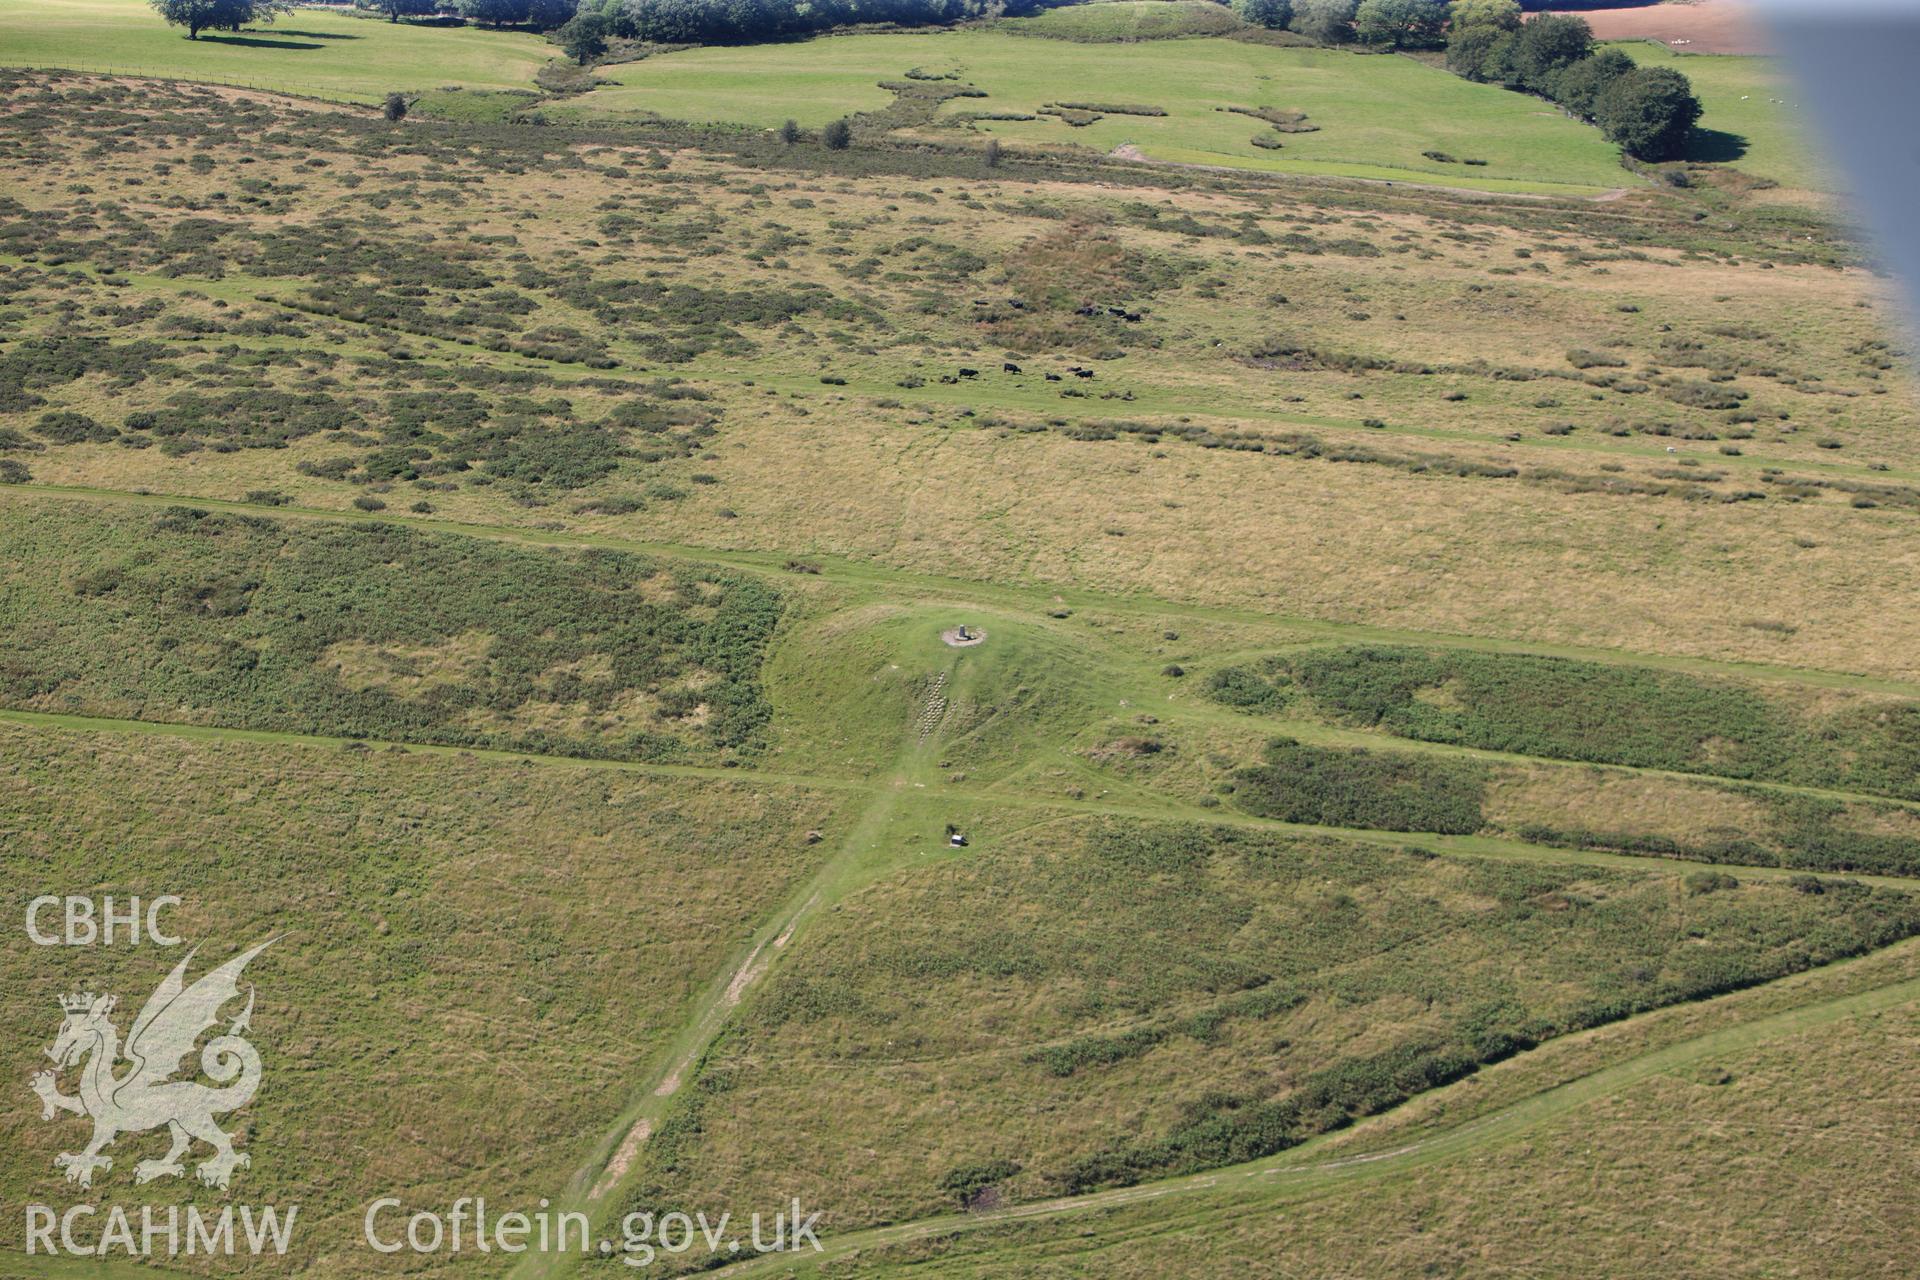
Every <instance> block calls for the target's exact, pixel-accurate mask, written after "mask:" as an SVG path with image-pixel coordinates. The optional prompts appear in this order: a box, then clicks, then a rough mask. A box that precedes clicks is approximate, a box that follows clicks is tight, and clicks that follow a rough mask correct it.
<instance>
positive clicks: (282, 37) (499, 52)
mask: <svg viewBox="0 0 1920 1280" xmlns="http://www.w3.org/2000/svg"><path fill="white" fill-rule="evenodd" d="M553 53H554V49H553V46H551V45H549V44H548V43H547V42H546V41H544V40H542V39H540V38H539V37H538V36H533V35H528V34H526V33H524V32H513V31H485V30H481V29H480V28H478V27H429V26H414V25H412V24H409V23H404V22H402V23H390V22H385V21H381V20H379V19H376V18H372V17H356V16H353V15H351V14H346V13H329V12H326V11H324V10H319V9H297V10H295V11H294V12H293V13H290V14H287V15H286V16H284V17H282V18H281V19H280V20H279V21H277V22H275V23H273V24H271V25H269V26H261V27H251V28H248V29H247V30H245V31H242V32H240V33H238V34H234V33H232V32H219V31H208V32H202V33H201V35H200V38H199V39H198V40H189V39H187V35H186V31H185V30H184V29H183V28H180V27H170V26H168V25H167V24H166V23H165V22H163V21H161V19H160V16H159V15H158V14H156V13H155V12H154V11H153V9H152V8H151V7H149V6H148V5H147V4H145V3H144V0H0V66H12V67H67V68H71V69H74V70H79V71H111V72H114V73H123V74H131V75H147V76H166V77H170V78H174V79H181V80H203V81H217V82H220V83H224V84H240V85H255V86H258V87H260V88H262V89H272V90H276V91H280V92H285V93H302V94H311V95H313V96H315V97H321V98H335V99H343V100H346V101H351V102H378V101H379V100H380V99H382V98H384V97H385V96H386V95H387V94H388V93H391V92H393V91H394V90H420V89H430V88H434V87H436V86H439V85H455V84H458V85H465V86H468V87H471V88H477V89H524V88H530V87H532V83H533V76H534V73H535V72H537V71H538V70H539V69H540V68H541V66H542V65H544V64H545V63H546V62H547V60H548V59H549V58H550V57H551V56H552V55H553Z"/></svg>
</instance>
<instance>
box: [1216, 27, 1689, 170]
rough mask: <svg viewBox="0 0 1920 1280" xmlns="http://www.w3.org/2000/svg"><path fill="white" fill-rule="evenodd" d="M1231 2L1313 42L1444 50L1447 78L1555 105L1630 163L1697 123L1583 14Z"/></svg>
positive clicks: (1678, 140) (1675, 83)
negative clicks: (1604, 41)
mask: <svg viewBox="0 0 1920 1280" xmlns="http://www.w3.org/2000/svg"><path fill="white" fill-rule="evenodd" d="M1233 8H1234V12H1236V13H1238V14H1239V15H1240V16H1241V18H1243V19H1245V20H1246V21H1248V22H1251V23H1255V24H1258V25H1260V26H1263V27H1271V28H1274V29H1283V28H1284V29H1286V30H1289V31H1293V32H1296V33H1298V34H1299V35H1303V36H1306V37H1307V38H1308V39H1311V40H1316V41H1318V42H1320V43H1321V44H1364V45H1369V46H1371V47H1374V48H1385V49H1439V48H1443V47H1444V48H1445V49H1446V51H1447V67H1448V69H1449V70H1451V71H1453V72H1454V73H1455V74H1456V75H1461V76H1465V77H1466V78H1467V79H1469V80H1476V81H1479V82H1480V83H1482V84H1499V85H1504V86H1506V87H1507V88H1509V89H1517V90H1520V91H1522V92H1526V93H1533V94H1538V95H1539V96H1540V97H1543V98H1546V99H1548V100H1549V101H1551V102H1556V103H1558V104H1559V105H1560V106H1562V107H1564V108H1566V110H1567V111H1568V112H1569V113H1570V114H1572V115H1574V116H1577V117H1579V118H1580V119H1582V120H1585V121H1588V122H1589V123H1591V124H1594V125H1597V126H1599V128H1600V130H1601V132H1603V133H1605V134H1606V136H1607V138H1608V139H1609V140H1610V141H1612V142H1616V143H1618V144H1619V145H1620V147H1621V149H1622V150H1624V151H1625V152H1626V153H1627V154H1628V155H1630V156H1632V157H1634V158H1635V159H1638V160H1669V159H1672V158H1674V157H1676V156H1678V155H1680V154H1681V153H1682V152H1683V151H1684V150H1685V148H1686V144H1687V138H1688V136H1689V135H1690V134H1691V133H1692V131H1693V126H1694V124H1695V123H1696V122H1697V121H1698V120H1699V119H1700V100H1699V99H1698V98H1696V97H1695V96H1694V94H1693V85H1692V84H1691V83H1690V82H1689V81H1688V80H1687V78H1686V77H1685V76H1683V75H1681V74H1680V73H1679V72H1677V71H1673V70H1670V69H1668V68H1665V67H1641V66H1639V65H1637V64H1636V63H1635V62H1634V61H1633V59H1632V58H1630V57H1628V56H1627V55H1626V54H1625V53H1622V52H1621V51H1620V50H1618V49H1601V50H1599V51H1598V52H1596V51H1595V50H1594V47H1593V29H1592V28H1591V27H1589V26H1588V25H1587V23H1586V20H1585V19H1583V18H1577V17H1574V16H1573V15H1571V14H1564V13H1546V14H1541V15H1539V16H1538V17H1535V18H1532V19H1530V20H1523V17H1522V6H1521V4H1520V3H1519V0H1454V2H1453V3H1452V4H1448V3H1447V0H1233Z"/></svg>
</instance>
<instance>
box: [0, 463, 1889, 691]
mask: <svg viewBox="0 0 1920 1280" xmlns="http://www.w3.org/2000/svg"><path fill="white" fill-rule="evenodd" d="M8 495H15V496H21V495H24V496H27V497H29V499H32V498H50V499H60V498H68V499H78V500H83V501H92V502H117V503H124V504H127V505H133V506H146V507H172V506H182V505H189V506H194V507H199V508H203V509H205V510H208V511H224V512H231V513H234V514H239V515H255V516H263V517H266V518H269V519H278V520H291V519H297V520H326V521H333V522H335V523H340V524H368V523H377V524H389V525H397V526H400V527H404V528H411V529H419V530H422V531H424V532H428V533H450V534H462V535H465V536H467V537H473V538H486V539H489V540H492V541H496V542H509V543H520V544H525V545H528V546H538V547H560V548H575V549H580V550H587V549H590V548H599V549H604V550H610V551H628V552H632V553H634V554H636V555H644V556H654V557H658V558H661V559H668V560H690V561H697V562H701V563H705V564H720V565H726V566H728V567H729V568H733V569H738V570H741V571H743V572H750V573H758V574H763V575H766V576H769V577H773V578H776V579H779V580H782V581H790V580H791V579H792V571H791V570H789V569H787V568H786V567H785V566H786V563H787V561H788V559H789V558H790V556H789V554H788V553H784V552H769V551H740V550H733V549H728V548H721V547H702V546H695V545H689V544H686V543H669V542H648V541H644V540H641V539H636V538H621V537H615V536H612V535H608V534H595V533H579V532H565V531H562V532H554V531H551V530H545V529H532V528H522V527H518V526H514V525H496V524H474V523H466V522H462V521H457V520H444V519H436V518H433V517H430V516H411V515H399V514H395V513H393V512H391V511H381V512H374V513H362V512H358V511H334V510H328V509H325V508H319V507H301V506H269V505H266V504H263V503H250V502H239V501H234V500H232V499H226V498H206V497H200V496H197V495H194V494H183V493H159V492H152V491H149V492H133V491H130V490H124V489H104V488H95V487H87V486H67V485H50V484H35V483H29V484H19V485H8V486H5V487H4V488H0V501H4V500H6V498H7V496H8ZM808 560H809V562H810V563H811V564H814V565H816V566H817V567H818V568H819V571H820V572H819V574H818V575H817V576H818V577H819V578H820V579H821V580H823V581H826V582H831V583H836V584H839V585H842V586H847V587H853V588H860V589H866V590H879V591H887V592H891V593H893V594H895V595H906V594H911V595H922V596H938V597H940V598H942V599H947V600H953V601H955V602H957V603H961V604H971V605H981V606H995V607H1002V608H1008V609H1017V610H1019V609H1024V610H1030V611H1034V612H1036V613H1045V612H1046V611H1047V610H1049V609H1052V608H1056V607H1058V606H1059V605H1060V604H1066V605H1068V606H1071V607H1075V608H1082V609H1098V610H1104V611H1106V612H1109V613H1114V614H1122V615H1128V616H1133V617H1146V618H1156V619H1180V618H1184V619H1191V620H1200V621H1212V622H1232V623H1241V624H1246V625H1250V626H1256V627H1259V626H1265V627H1273V628H1275V629H1276V630H1285V631H1287V632H1289V633H1292V634H1293V635H1295V636H1300V635H1305V636H1307V637H1309V638H1310V639H1312V640H1315V641H1325V642H1334V643H1348V644H1401V645H1424V646H1428V647H1432V648H1441V649H1465V650H1471V651H1474V652H1480V653H1515V654H1532V655H1535V656H1539V657H1552V658H1573V659H1578V660H1580V661H1585V662H1604V663H1608V664H1610V665H1614V666H1632V667H1647V668H1652V669H1658V670H1665V671H1685V672H1690V673H1693V674H1696V675H1706V676H1732V677H1735V678H1742V679H1749V680H1764V681H1769V682H1774V683H1781V684H1798V685H1805V686H1808V687H1810V688H1821V689H1850V690H1855V691H1858V692H1862V693H1884V694H1892V695H1896V696H1900V697H1911V698H1920V681H1915V680H1897V679H1891V678H1888V677H1884V676H1871V675H1864V674H1861V673H1858V672H1844V671H1823V670H1819V669H1815V668H1810V667H1789V666H1780V665H1775V664H1772V663H1764V662H1747V661H1739V660H1733V659H1722V658H1698V657H1685V656H1675V655H1670V654H1654V653H1642V652H1635V651H1632V650H1626V649H1608V648H1601V647H1599V646H1594V645H1570V644H1537V643H1531V642H1525V641H1515V640H1505V639H1501V638H1498V637H1493V636H1471V635H1459V634H1455V633H1449V632H1439V631H1416V630H1412V629H1409V628H1404V627H1382V626H1374V625H1371V624H1368V623H1358V622H1334V621H1329V620H1326V619H1323V618H1309V617H1300V616H1296V615H1289V614H1282V613H1261V612H1258V611H1255V610H1252V609H1244V608H1235V607H1233V606H1228V605H1207V604H1195V603H1180V602H1175V601H1168V600H1163V599H1159V598H1156V597H1151V596H1146V595H1114V594H1109V593H1105V592H1099V591H1090V590H1086V589H1083V588H1080V587H1069V586H1063V585H1056V584H1049V583H1044V582H1035V583H1031V584H1026V585H1007V584H1003V583H997V582H980V581H974V580H970V579H966V578H953V577H944V576H940V575H937V574H928V573H918V572H914V571H912V570H906V569H893V568H889V567H887V566H885V565H882V564H877V563H874V562H872V561H866V560H856V559H851V558H848V557H844V556H819V555H812V554H809V555H808ZM1275 643H1276V645H1277V644H1280V643H1283V642H1282V641H1278V640H1276V642H1275Z"/></svg>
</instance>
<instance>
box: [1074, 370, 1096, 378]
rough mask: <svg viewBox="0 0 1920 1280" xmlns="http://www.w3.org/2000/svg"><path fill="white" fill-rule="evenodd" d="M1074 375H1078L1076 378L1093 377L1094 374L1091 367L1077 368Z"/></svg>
mask: <svg viewBox="0 0 1920 1280" xmlns="http://www.w3.org/2000/svg"><path fill="white" fill-rule="evenodd" d="M1073 376H1074V377H1076V378H1091V377H1092V376H1093V370H1091V369H1075V370H1074V371H1073Z"/></svg>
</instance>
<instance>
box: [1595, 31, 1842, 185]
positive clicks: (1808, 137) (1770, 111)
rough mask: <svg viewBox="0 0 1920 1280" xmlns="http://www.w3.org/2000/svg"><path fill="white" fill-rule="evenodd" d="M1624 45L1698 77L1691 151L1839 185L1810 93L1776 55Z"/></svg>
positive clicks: (1645, 62)
mask: <svg viewBox="0 0 1920 1280" xmlns="http://www.w3.org/2000/svg"><path fill="white" fill-rule="evenodd" d="M1617 47H1618V48H1620V49H1622V50H1623V51H1625V52H1626V53H1627V54H1628V55H1629V56H1630V57H1632V58H1633V60H1634V61H1635V62H1638V63H1639V64H1640V65H1642V66H1649V67H1671V68H1673V69H1674V70H1675V71H1678V72H1679V73H1680V74H1681V75H1684V76H1685V77H1686V78H1687V79H1688V80H1690V81H1692V82H1693V91H1694V93H1695V95H1697V96H1698V97H1699V99H1700V103H1701V105H1702V106H1704V107H1705V108H1706V113H1705V114H1704V115H1702V116H1701V117H1700V132H1699V134H1698V135H1697V136H1696V138H1695V141H1694V145H1693V148H1692V150H1691V152H1690V153H1689V155H1688V158H1689V159H1692V160H1702V161H1713V162H1716V163H1728V164H1732V165H1733V166H1734V167H1736V168H1738V169H1740V170H1741V171H1743V172H1745V173H1750V174H1753V175H1754V176H1755V177H1760V178H1772V179H1773V180H1774V181H1775V182H1778V183H1780V184H1781V185H1782V186H1786V187H1805V188H1810V189H1814V190H1820V189H1825V188H1829V187H1831V186H1832V182H1833V175H1832V174H1831V173H1830V172H1828V170H1827V168H1826V166H1825V165H1824V164H1822V163H1821V162H1820V158H1819V155H1818V154H1817V153H1818V150H1819V148H1818V145H1817V140H1816V137H1815V134H1814V128H1813V122H1812V120H1811V119H1810V118H1809V116H1808V114H1807V112H1808V108H1807V104H1806V101H1805V99H1804V97H1803V96H1802V95H1801V93H1800V89H1799V86H1798V85H1796V84H1795V83H1794V82H1793V81H1792V79H1790V78H1789V77H1788V76H1787V74H1786V72H1785V70H1784V69H1783V68H1782V67H1781V66H1780V64H1779V63H1778V62H1776V61H1775V60H1774V59H1772V58H1752V57H1738V56H1734V55H1731V54H1707V53H1676V52H1674V51H1673V50H1672V49H1669V48H1668V47H1667V46H1665V45H1663V44H1655V43H1653V42H1651V41H1644V40H1635V41H1628V42H1626V43H1623V44H1620V45H1618V46H1617Z"/></svg>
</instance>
